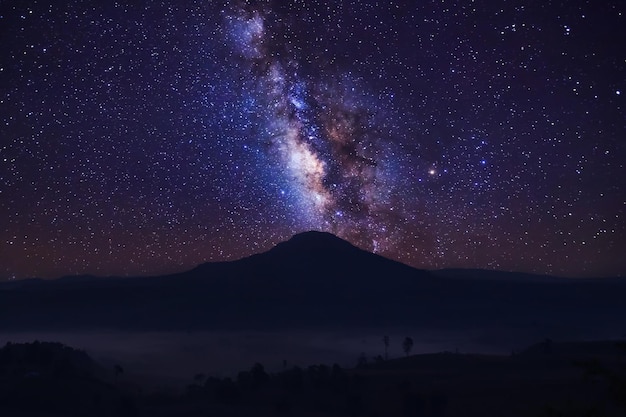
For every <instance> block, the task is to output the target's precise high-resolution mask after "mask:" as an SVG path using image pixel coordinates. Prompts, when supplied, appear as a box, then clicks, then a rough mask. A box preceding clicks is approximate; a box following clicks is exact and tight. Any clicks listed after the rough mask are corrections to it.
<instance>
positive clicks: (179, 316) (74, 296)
mask: <svg viewBox="0 0 626 417" xmlns="http://www.w3.org/2000/svg"><path fill="white" fill-rule="evenodd" d="M524 276H526V275H524V274H511V273H506V272H496V271H480V270H465V271H464V270H448V271H445V270H444V271H433V272H431V271H425V270H420V269H415V268H413V267H410V266H408V265H405V264H402V263H400V262H396V261H394V260H391V259H388V258H385V257H383V256H380V255H377V254H374V253H370V252H368V251H366V250H362V249H359V248H358V247H356V246H354V245H352V244H351V243H349V242H347V241H345V240H343V239H340V238H338V237H336V236H334V235H332V234H330V233H326V232H316V231H313V232H305V233H300V234H297V235H295V236H293V237H292V238H291V239H289V240H287V241H285V242H281V243H279V244H278V245H276V246H275V247H274V248H272V249H270V250H269V251H266V252H263V253H259V254H256V255H252V256H249V257H246V258H243V259H239V260H236V261H230V262H215V263H206V264H202V265H199V266H198V267H196V268H194V269H192V270H190V271H186V272H181V273H177V274H170V275H163V276H155V277H130V278H118V279H116V278H114V277H111V278H102V279H93V278H91V277H82V278H81V277H78V278H66V279H60V280H54V281H31V282H29V283H28V285H24V286H19V285H15V284H14V283H11V285H0V330H5V329H19V330H20V331H25V330H28V329H45V330H50V329H73V328H86V329H94V328H107V329H129V330H130V329H132V330H168V331H170V330H172V331H180V330H185V331H187V330H195V329H197V330H207V329H208V330H214V329H229V330H232V329H250V328H266V329H276V328H279V329H280V328H298V329H299V328H303V327H307V326H309V327H323V326H333V327H337V328H344V327H346V328H348V327H370V328H371V327H378V328H387V327H389V326H393V327H398V326H401V327H407V328H419V329H431V330H436V331H441V330H445V329H461V330H463V331H467V330H468V329H491V330H489V332H488V334H489V335H492V334H495V332H494V331H493V329H502V334H501V335H499V336H489V338H490V339H491V338H493V340H496V341H497V343H506V342H505V340H507V338H509V337H510V336H506V335H507V334H509V333H514V334H516V335H518V336H519V337H523V338H524V340H526V341H535V340H543V339H545V338H546V337H551V338H557V337H559V338H561V339H566V338H569V339H577V338H583V337H584V338H588V339H589V338H597V337H601V338H613V337H618V336H620V335H621V334H623V331H624V330H623V329H625V328H626V303H624V299H626V281H623V280H622V281H619V282H618V281H606V280H601V281H594V280H585V281H580V280H569V279H564V278H563V279H559V280H557V281H554V280H550V279H548V278H546V277H544V278H546V279H543V278H542V277H536V276H533V277H535V278H536V279H534V278H533V279H520V277H524ZM516 337H517V336H516ZM520 341H521V339H520ZM516 344H518V343H516Z"/></svg>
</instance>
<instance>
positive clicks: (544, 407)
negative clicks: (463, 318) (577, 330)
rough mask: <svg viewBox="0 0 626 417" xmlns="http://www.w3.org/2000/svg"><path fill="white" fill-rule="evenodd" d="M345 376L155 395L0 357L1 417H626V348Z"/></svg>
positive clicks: (25, 354) (121, 379)
mask: <svg viewBox="0 0 626 417" xmlns="http://www.w3.org/2000/svg"><path fill="white" fill-rule="evenodd" d="M359 362H360V363H359V365H358V366H357V367H355V368H352V369H345V368H341V367H339V366H338V365H313V366H309V367H306V368H300V367H293V368H287V367H285V368H284V369H283V370H280V371H277V372H272V373H270V372H267V371H266V370H265V368H264V367H263V365H262V364H255V365H253V366H252V367H251V368H250V369H249V370H245V371H241V372H239V373H238V374H237V376H236V377H233V378H216V377H212V376H210V375H209V376H207V375H203V374H197V375H190V377H189V385H188V386H187V388H186V389H185V390H184V392H182V393H174V392H166V391H160V392H159V391H153V390H147V389H145V387H143V386H142V385H141V384H140V383H138V382H137V381H136V380H134V378H133V374H132V370H125V369H123V368H121V367H119V366H114V367H103V366H102V365H100V364H98V363H96V362H95V361H93V360H92V359H91V358H90V357H89V356H88V355H87V354H85V353H84V352H82V351H79V350H75V349H72V348H70V347H67V346H64V345H61V344H58V343H40V342H34V343H26V344H7V345H6V346H5V347H4V348H2V349H0V415H2V416H7V417H8V416H23V417H26V416H28V417H35V416H37V417H44V416H45V417H47V416H87V415H88V416H365V417H369V416H416V417H417V416H441V417H443V416H450V417H452V416H459V417H461V416H463V417H472V416H477V417H478V416H481V417H482V416H538V417H541V416H545V417H554V416H577V417H578V416H580V417H582V416H598V417H599V416H624V415H626V344H624V343H623V342H614V341H612V342H608V341H607V342H588V343H580V342H579V343H553V342H551V341H550V340H546V341H544V342H542V343H539V344H537V345H534V346H532V347H530V348H528V349H526V350H524V351H522V352H520V353H517V354H513V355H511V356H495V355H472V354H458V353H450V352H444V353H437V354H424V355H414V356H407V357H404V358H401V359H395V360H384V359H383V358H382V357H377V358H373V359H368V358H361V360H360V361H359Z"/></svg>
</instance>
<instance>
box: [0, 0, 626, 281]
mask: <svg viewBox="0 0 626 417" xmlns="http://www.w3.org/2000/svg"><path fill="white" fill-rule="evenodd" d="M625 13H626V6H625V5H624V4H623V2H618V1H607V2H589V1H580V0H576V1H571V2H567V3H566V4H561V3H558V2H550V1H532V2H522V1H506V2H502V1H486V2H476V1H464V2H460V1H459V2H456V1H446V0H442V1H424V2H414V1H388V2H374V1H371V2H369V1H363V2H359V1H339V0H337V1H328V2H322V1H299V0H290V1H284V2H280V1H238V2H235V1H233V2H218V1H216V2H210V1H193V0H189V1H177V2H164V1H163V2H161V1H154V2H130V1H117V2H109V3H106V4H105V3H101V2H95V1H90V0H87V1H68V2H63V3H62V4H59V3H58V2H46V1H33V2H12V1H8V2H2V3H1V4H0V40H1V42H0V279H14V278H25V277H34V276H38V277H44V278H51V277H57V276H61V275H67V274H77V273H89V274H96V275H135V274H163V273H168V272H173V271H180V270H185V269H189V268H191V267H193V266H195V265H197V264H199V263H201V262H205V261H218V260H228V259H237V258H240V257H243V256H247V255H250V254H252V253H256V252H260V251H263V250H267V249H269V248H270V247H271V246H272V245H274V244H276V243H278V242H279V241H282V240H286V239H288V238H289V237H290V236H291V235H293V234H294V233H298V232H302V231H306V230H310V229H316V230H325V231H330V232H333V233H335V234H337V235H338V236H340V237H343V238H345V239H348V240H350V241H351V242H352V243H354V244H356V245H358V246H360V247H362V248H364V249H367V250H370V251H374V252H377V253H380V254H382V255H385V256H388V257H390V258H393V259H397V260H400V261H402V262H405V263H407V264H410V265H413V266H416V267H419V268H448V267H463V268H488V269H499V270H513V271H525V272H539V273H549V274H556V275H567V276H598V275H620V274H623V273H624V272H625V271H626V258H625V257H624V256H623V255H624V253H626V223H625V221H624V216H625V207H626V193H625V185H626V180H625V178H626V170H625V169H624V161H626V112H625V109H624V96H625V95H626V49H624V47H623V45H622V42H621V40H622V39H626V15H625Z"/></svg>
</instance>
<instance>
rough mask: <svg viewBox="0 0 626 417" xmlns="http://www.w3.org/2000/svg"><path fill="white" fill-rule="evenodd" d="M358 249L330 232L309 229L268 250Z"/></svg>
mask: <svg viewBox="0 0 626 417" xmlns="http://www.w3.org/2000/svg"><path fill="white" fill-rule="evenodd" d="M346 250H347V251H354V250H359V249H358V248H357V247H356V246H354V245H353V244H352V243H350V242H348V241H346V240H343V239H341V238H339V237H337V236H335V235H333V234H332V233H328V232H320V231H316V230H311V231H308V232H302V233H298V234H295V235H293V236H292V237H291V239H289V240H287V241H285V242H281V243H279V244H278V245H276V246H275V247H274V248H273V249H271V250H270V252H276V251H279V252H285V251H288V252H320V251H324V252H326V251H340V252H345V251H346Z"/></svg>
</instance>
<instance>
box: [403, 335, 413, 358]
mask: <svg viewBox="0 0 626 417" xmlns="http://www.w3.org/2000/svg"><path fill="white" fill-rule="evenodd" d="M411 349H413V339H411V338H410V337H409V336H407V337H405V338H404V342H402V350H404V353H405V354H406V356H409V353H411Z"/></svg>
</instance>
